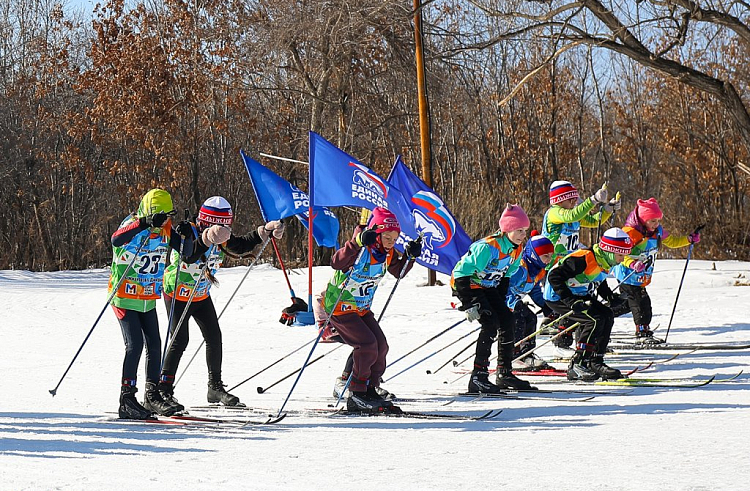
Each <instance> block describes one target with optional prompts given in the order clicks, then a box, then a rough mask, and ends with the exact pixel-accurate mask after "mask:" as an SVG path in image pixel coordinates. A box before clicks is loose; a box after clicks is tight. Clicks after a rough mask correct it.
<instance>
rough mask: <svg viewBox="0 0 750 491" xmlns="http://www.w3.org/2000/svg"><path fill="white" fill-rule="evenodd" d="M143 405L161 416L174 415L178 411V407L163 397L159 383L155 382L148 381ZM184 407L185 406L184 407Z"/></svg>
mask: <svg viewBox="0 0 750 491" xmlns="http://www.w3.org/2000/svg"><path fill="white" fill-rule="evenodd" d="M143 407H145V408H146V409H148V410H149V411H151V412H153V413H156V414H159V415H161V416H172V415H173V414H175V413H177V412H178V410H177V407H175V406H172V405H171V404H169V403H168V402H166V401H165V400H164V399H163V398H162V397H161V393H159V389H158V388H157V385H156V384H155V383H153V382H146V393H145V395H144V396H143ZM182 409H185V408H184V407H183V408H182Z"/></svg>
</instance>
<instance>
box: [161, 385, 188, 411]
mask: <svg viewBox="0 0 750 491" xmlns="http://www.w3.org/2000/svg"><path fill="white" fill-rule="evenodd" d="M156 389H157V390H158V391H159V395H161V398H162V399H163V400H164V402H165V403H166V404H168V405H169V406H171V407H172V408H173V409H174V413H172V414H177V413H181V412H183V411H184V410H185V406H183V405H182V404H180V403H179V402H178V401H177V398H175V396H174V385H172V384H171V383H166V382H159V385H157V386H156Z"/></svg>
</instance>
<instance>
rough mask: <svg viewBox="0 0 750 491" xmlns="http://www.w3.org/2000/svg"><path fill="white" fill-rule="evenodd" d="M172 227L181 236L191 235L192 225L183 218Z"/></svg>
mask: <svg viewBox="0 0 750 491" xmlns="http://www.w3.org/2000/svg"><path fill="white" fill-rule="evenodd" d="M174 229H175V230H176V231H177V233H178V234H180V235H182V236H183V237H192V236H193V225H192V224H191V223H190V222H188V221H187V220H183V221H181V222H180V223H178V224H177V226H176V227H175V228H174Z"/></svg>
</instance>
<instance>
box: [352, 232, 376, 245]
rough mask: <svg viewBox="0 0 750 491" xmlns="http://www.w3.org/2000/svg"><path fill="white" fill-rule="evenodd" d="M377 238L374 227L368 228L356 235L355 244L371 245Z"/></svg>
mask: <svg viewBox="0 0 750 491" xmlns="http://www.w3.org/2000/svg"><path fill="white" fill-rule="evenodd" d="M377 240H378V233H377V232H376V228H374V227H373V228H368V229H365V230H363V231H361V232H360V233H359V235H358V236H357V244H358V245H359V246H360V247H367V246H371V245H373V244H374V243H375V242H376V241H377Z"/></svg>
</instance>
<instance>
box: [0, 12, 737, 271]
mask: <svg viewBox="0 0 750 491" xmlns="http://www.w3.org/2000/svg"><path fill="white" fill-rule="evenodd" d="M422 3H423V6H422V8H421V15H422V21H423V24H424V37H423V42H424V47H425V58H426V73H427V90H428V97H429V105H430V124H431V137H432V171H433V172H432V176H431V178H432V183H433V188H434V189H435V190H436V191H437V192H438V193H439V194H441V196H442V197H443V199H444V200H445V202H446V204H447V205H448V207H449V208H450V209H451V210H452V211H453V213H454V215H455V216H456V218H457V219H458V221H459V222H460V223H461V225H462V226H463V227H464V229H465V230H466V231H467V233H468V234H469V235H470V236H471V237H473V238H478V237H481V236H484V235H486V234H488V233H490V232H491V231H493V230H494V228H495V227H496V225H497V219H498V218H499V214H500V212H501V211H502V207H503V206H504V204H505V203H506V202H516V203H519V204H521V206H523V207H524V208H525V209H526V211H527V213H528V214H529V216H530V218H531V220H532V226H534V227H539V226H541V221H542V216H543V214H544V211H545V210H546V209H547V207H548V206H549V205H548V188H549V184H550V183H551V182H552V181H553V180H557V179H565V180H570V181H572V182H573V183H574V184H575V185H576V186H577V187H578V188H579V190H580V191H581V194H582V196H587V195H590V194H591V193H593V192H594V191H595V190H596V189H598V187H599V186H600V185H601V184H602V183H603V182H605V181H606V182H608V185H609V189H610V191H611V192H612V193H614V192H615V191H621V192H622V195H623V209H622V210H621V211H620V212H618V214H617V215H616V216H615V217H614V221H613V222H610V223H613V224H615V225H621V224H622V223H623V222H624V220H625V217H626V216H627V214H628V213H629V211H630V210H632V208H633V207H634V206H635V202H636V199H638V198H648V197H651V196H654V197H656V198H657V199H658V200H659V202H660V204H661V207H662V209H663V211H664V214H665V217H664V220H663V224H664V226H665V228H666V229H667V230H670V231H672V232H673V233H688V232H690V231H691V230H692V229H693V228H695V227H696V226H697V225H699V224H706V228H705V229H704V231H703V240H702V241H701V243H700V245H699V246H698V247H696V248H695V250H694V255H695V256H696V257H701V258H713V259H732V258H734V259H741V260H748V259H750V224H748V205H749V203H748V178H750V176H749V175H748V174H747V173H746V172H745V171H743V169H745V170H747V167H746V165H750V157H749V156H748V152H750V116H749V115H748V107H750V63H748V60H750V27H749V26H750V4H748V3H747V2H745V1H743V0H709V1H703V0H701V1H693V0H667V1H661V0H640V1H634V2H630V1H622V2H620V1H606V0H579V1H574V2H564V1H558V0H551V1H541V2H538V1H524V0H508V1H505V0H492V1H490V0H468V1H467V0H463V1H458V0H455V1H454V0H433V1H428V2H422ZM413 17H414V10H413V5H412V4H411V3H409V2H405V1H403V0H402V1H399V2H396V1H391V0H356V1H350V0H329V1H315V0H292V1H289V0H286V1H280V0H228V1H215V0H193V1H181V0H146V1H145V2H140V1H138V2H130V3H128V4H127V5H125V4H124V3H123V1H122V0H110V1H108V2H102V4H101V5H99V6H98V7H96V8H95V9H94V12H93V16H92V15H90V14H88V15H87V14H84V13H81V12H75V11H74V10H73V9H71V8H70V7H69V6H66V5H65V4H61V3H60V2H59V1H52V0H12V1H11V0H0V33H1V34H2V35H1V36H0V145H1V146H2V147H1V148H2V153H0V206H1V207H2V210H3V213H2V215H1V216H0V241H1V242H2V246H3V254H2V255H0V269H9V268H12V269H30V270H57V269H82V268H89V267H102V266H106V265H108V264H109V263H110V261H111V245H110V242H109V237H110V235H111V234H112V232H113V231H114V230H115V229H116V228H117V226H118V224H119V223H120V221H121V220H122V219H123V218H124V217H125V216H126V215H127V214H128V213H129V212H131V211H134V210H135V208H136V207H137V205H138V201H139V200H140V197H141V196H142V195H143V193H145V192H146V191H147V190H148V189H150V188H152V187H161V188H164V189H166V190H168V191H169V192H170V193H172V196H173V199H174V202H175V207H176V209H177V210H178V211H179V214H180V215H182V211H181V210H183V209H184V208H187V209H189V210H191V212H193V213H194V212H196V211H197V209H198V207H199V206H200V203H202V201H203V200H204V199H206V198H208V197H210V196H213V195H222V196H224V197H226V198H227V199H228V200H229V202H230V203H231V204H232V205H233V208H234V210H235V216H236V220H235V225H234V229H235V232H237V233H245V231H249V230H251V229H252V228H254V227H255V226H257V225H258V224H260V222H261V218H260V212H259V210H258V205H257V202H256V200H255V197H254V194H253V191H252V187H251V185H250V181H249V178H248V176H247V172H246V171H245V168H244V166H243V164H242V160H241V158H240V156H239V150H240V149H244V150H245V152H247V153H248V155H250V156H252V157H254V158H255V159H257V160H259V161H260V162H262V163H263V164H264V165H266V166H267V167H269V168H270V169H272V170H274V171H275V172H277V173H278V174H279V175H281V176H282V177H284V178H286V179H287V180H289V181H290V182H292V183H293V184H295V185H297V186H298V187H300V188H301V189H303V190H306V189H307V167H306V166H305V165H303V164H297V163H290V162H283V161H278V160H270V159H267V158H263V157H261V156H260V153H261V152H262V153H267V154H272V155H278V156H283V157H287V158H292V159H298V160H302V161H307V160H308V131H309V130H313V131H316V132H318V133H319V134H321V135H322V136H324V137H325V138H327V139H328V140H330V141H331V142H333V143H334V144H336V145H337V146H338V147H339V148H341V149H343V150H345V151H347V152H348V153H350V154H351V155H353V156H355V157H356V158H357V159H359V160H360V161H361V162H362V163H364V164H366V165H368V166H370V167H372V168H373V169H374V170H375V171H376V172H378V173H379V174H381V175H382V176H386V175H387V174H388V172H389V170H390V168H391V166H392V165H393V162H394V160H395V158H396V156H397V155H403V159H404V161H405V162H406V163H407V165H409V166H410V167H411V169H412V170H413V171H415V173H417V174H418V175H421V151H420V146H419V142H420V138H419V115H418V107H417V90H416V68H415V55H414V44H415V42H414V29H413ZM334 211H335V212H336V213H337V215H338V216H339V219H340V221H341V228H342V230H341V235H340V239H342V240H343V239H346V238H348V236H349V234H350V232H351V229H352V227H353V226H354V224H355V223H356V220H357V219H358V213H356V212H353V211H350V210H347V209H343V208H337V209H334ZM593 234H594V235H595V234H596V231H594V232H593ZM591 240H592V237H587V236H586V234H584V235H583V236H582V242H584V243H591ZM281 247H282V252H283V255H284V260H285V261H288V262H289V263H290V264H291V265H303V264H306V255H307V239H306V232H305V230H304V228H303V227H302V226H301V225H300V224H298V223H296V221H291V222H290V226H289V227H288V232H287V233H286V234H285V236H284V239H283V240H282V242H281ZM685 251H686V250H684V249H683V250H677V251H670V250H668V249H667V250H665V251H664V252H663V253H662V254H663V255H665V256H667V257H669V256H670V255H673V256H672V257H684V254H685ZM329 254H330V251H327V250H322V249H318V250H316V252H315V258H316V261H317V262H319V263H324V262H325V261H326V260H327V257H328V256H329ZM269 257H270V256H269Z"/></svg>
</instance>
